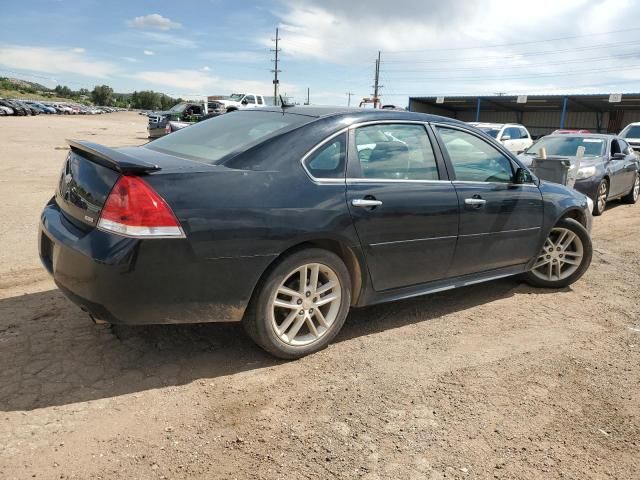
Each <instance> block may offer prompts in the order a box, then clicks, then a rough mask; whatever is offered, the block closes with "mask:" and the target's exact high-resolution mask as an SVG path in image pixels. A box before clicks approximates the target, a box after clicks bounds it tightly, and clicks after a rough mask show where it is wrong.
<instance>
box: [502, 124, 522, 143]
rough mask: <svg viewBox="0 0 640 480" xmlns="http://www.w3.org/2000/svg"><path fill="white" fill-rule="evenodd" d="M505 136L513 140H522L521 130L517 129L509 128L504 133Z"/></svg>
mask: <svg viewBox="0 0 640 480" xmlns="http://www.w3.org/2000/svg"><path fill="white" fill-rule="evenodd" d="M504 135H508V136H510V137H511V140H519V139H520V129H519V128H515V127H509V128H507V129H506V130H505V131H504Z"/></svg>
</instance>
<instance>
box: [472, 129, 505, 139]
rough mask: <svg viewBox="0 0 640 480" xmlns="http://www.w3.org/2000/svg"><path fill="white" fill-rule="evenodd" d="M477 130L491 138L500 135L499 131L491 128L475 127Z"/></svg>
mask: <svg viewBox="0 0 640 480" xmlns="http://www.w3.org/2000/svg"><path fill="white" fill-rule="evenodd" d="M477 128H479V129H480V130H482V131H483V132H484V133H486V134H487V135H489V136H490V137H493V138H498V134H499V133H500V130H498V129H496V128H492V127H477Z"/></svg>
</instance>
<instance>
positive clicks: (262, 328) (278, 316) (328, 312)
mask: <svg viewBox="0 0 640 480" xmlns="http://www.w3.org/2000/svg"><path fill="white" fill-rule="evenodd" d="M350 305H351V278H350V276H349V271H348V270H347V267H346V266H345V264H344V262H343V261H342V260H341V259H340V257H338V256H337V255H336V254H334V253H332V252H328V251H326V250H321V249H316V248H310V249H307V250H301V251H298V252H295V253H293V254H291V255H289V256H287V257H285V258H284V259H283V260H282V261H281V262H280V263H279V264H278V265H276V267H275V268H274V269H273V270H272V271H271V272H270V273H269V274H268V276H267V278H266V279H265V280H264V281H263V282H262V285H261V287H259V291H258V292H257V293H256V295H255V298H253V299H252V301H251V305H250V306H249V310H248V312H247V314H246V315H245V318H244V319H243V325H244V328H245V330H246V332H247V333H248V334H249V336H250V337H251V338H252V339H253V340H254V341H255V342H256V343H257V344H258V345H260V346H261V347H262V348H263V349H265V350H266V351H268V352H269V353H271V354H273V355H275V356H276V357H279V358H284V359H295V358H300V357H304V356H305V355H309V354H310V353H313V352H316V351H318V350H321V349H322V348H324V347H326V346H327V345H328V344H329V342H331V340H333V338H334V337H335V336H336V335H337V334H338V332H339V331H340V329H341V328H342V325H343V324H344V321H345V319H346V317H347V313H348V312H349V307H350Z"/></svg>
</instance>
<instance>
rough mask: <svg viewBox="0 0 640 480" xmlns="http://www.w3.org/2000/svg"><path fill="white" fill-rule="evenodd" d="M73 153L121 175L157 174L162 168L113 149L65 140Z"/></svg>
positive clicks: (85, 142)
mask: <svg viewBox="0 0 640 480" xmlns="http://www.w3.org/2000/svg"><path fill="white" fill-rule="evenodd" d="M67 142H68V143H69V146H70V147H71V150H72V151H73V152H76V153H79V154H81V155H82V156H83V157H87V158H89V160H92V161H94V162H96V163H99V164H100V165H103V166H105V167H107V168H110V169H111V170H116V171H118V172H120V173H122V174H123V175H127V174H129V175H132V174H133V175H140V174H143V173H151V172H157V171H158V170H161V169H162V168H161V167H160V166H158V165H153V164H151V163H147V162H144V161H142V160H139V159H137V158H135V157H132V156H131V155H127V154H125V153H122V152H120V151H119V150H116V149H114V148H109V147H105V146H104V145H99V144H97V143H93V142H87V141H84V140H67Z"/></svg>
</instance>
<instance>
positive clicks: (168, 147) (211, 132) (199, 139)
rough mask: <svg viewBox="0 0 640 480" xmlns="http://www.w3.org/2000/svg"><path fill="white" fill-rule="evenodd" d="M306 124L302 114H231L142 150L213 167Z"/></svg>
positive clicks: (257, 112) (193, 127) (161, 139)
mask: <svg viewBox="0 0 640 480" xmlns="http://www.w3.org/2000/svg"><path fill="white" fill-rule="evenodd" d="M308 121H310V118H309V117H307V116H304V115H295V114H282V113H280V112H260V111H256V110H251V111H244V112H233V113H227V114H225V115H220V116H218V117H214V118H212V119H210V120H205V121H203V122H200V123H196V124H195V125H191V126H190V127H189V128H184V129H182V130H178V131H177V132H174V133H172V134H171V135H167V136H164V137H161V138H159V139H157V140H155V141H153V142H151V143H149V144H147V145H145V148H148V149H150V150H155V151H158V152H161V153H168V154H170V155H175V156H177V157H182V158H188V159H190V160H196V161H199V162H204V163H208V164H210V165H216V164H219V163H222V162H224V161H225V160H227V159H228V158H231V157H232V156H234V155H236V154H238V153H241V152H244V151H245V150H247V149H249V148H251V147H253V146H254V145H257V144H258V143H261V142H263V141H265V140H267V139H268V138H271V137H274V136H276V135H278V134H281V133H284V132H287V131H289V130H292V129H294V128H295V127H297V126H299V125H302V124H303V123H306V122H308Z"/></svg>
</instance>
